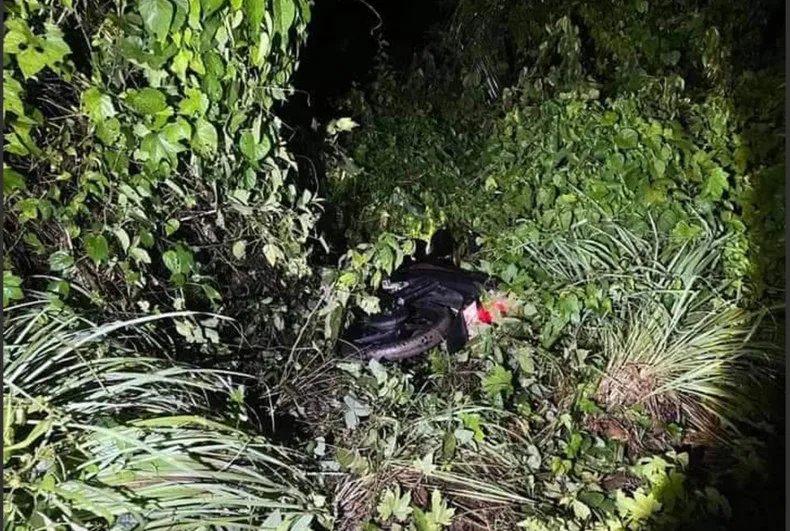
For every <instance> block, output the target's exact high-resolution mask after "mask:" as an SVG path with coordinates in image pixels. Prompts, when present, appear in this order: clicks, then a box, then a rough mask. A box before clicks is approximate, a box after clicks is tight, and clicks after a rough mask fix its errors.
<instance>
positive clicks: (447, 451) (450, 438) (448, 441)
mask: <svg viewBox="0 0 790 531" xmlns="http://www.w3.org/2000/svg"><path fill="white" fill-rule="evenodd" d="M455 446H456V440H455V434H454V433H453V432H452V431H450V430H447V431H446V432H444V437H443V438H442V457H444V460H445V461H447V462H449V461H452V459H453V457H454V456H455Z"/></svg>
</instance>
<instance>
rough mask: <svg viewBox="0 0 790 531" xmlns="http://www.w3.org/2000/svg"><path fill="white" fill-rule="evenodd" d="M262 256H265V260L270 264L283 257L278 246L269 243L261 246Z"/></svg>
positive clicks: (272, 264)
mask: <svg viewBox="0 0 790 531" xmlns="http://www.w3.org/2000/svg"><path fill="white" fill-rule="evenodd" d="M263 256H265V257H266V261H267V262H269V265H271V266H274V265H275V264H276V263H277V262H278V261H279V260H282V259H283V258H285V256H283V252H282V251H281V250H280V248H279V247H277V246H276V245H272V244H270V243H267V244H266V245H264V246H263Z"/></svg>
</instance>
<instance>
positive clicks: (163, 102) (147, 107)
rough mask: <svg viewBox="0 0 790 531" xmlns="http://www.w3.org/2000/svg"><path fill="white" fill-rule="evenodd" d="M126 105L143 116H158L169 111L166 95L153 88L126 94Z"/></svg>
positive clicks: (131, 91)
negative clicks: (166, 110) (159, 113)
mask: <svg viewBox="0 0 790 531" xmlns="http://www.w3.org/2000/svg"><path fill="white" fill-rule="evenodd" d="M126 103H127V105H129V106H130V107H131V108H132V109H134V110H135V111H136V112H138V113H140V114H143V115H151V114H156V113H158V112H162V111H164V110H165V109H167V99H166V98H165V94H164V93H163V92H162V91H160V90H157V89H155V88H151V87H146V88H144V89H142V90H130V91H129V92H127V93H126Z"/></svg>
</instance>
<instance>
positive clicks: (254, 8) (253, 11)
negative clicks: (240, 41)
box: [244, 0, 266, 35]
mask: <svg viewBox="0 0 790 531" xmlns="http://www.w3.org/2000/svg"><path fill="white" fill-rule="evenodd" d="M265 10H266V2H265V1H264V0H244V13H245V15H247V24H248V25H249V28H250V33H251V34H252V35H257V34H258V32H260V30H261V23H262V22H263V13H264V12H265Z"/></svg>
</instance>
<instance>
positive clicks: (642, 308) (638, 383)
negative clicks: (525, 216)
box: [524, 224, 781, 433]
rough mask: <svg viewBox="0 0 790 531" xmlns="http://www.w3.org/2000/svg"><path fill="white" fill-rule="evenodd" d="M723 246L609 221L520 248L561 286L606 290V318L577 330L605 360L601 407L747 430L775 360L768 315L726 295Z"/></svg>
mask: <svg viewBox="0 0 790 531" xmlns="http://www.w3.org/2000/svg"><path fill="white" fill-rule="evenodd" d="M725 244H726V239H725V238H716V237H714V236H713V235H712V234H710V233H708V234H705V235H703V236H701V237H700V238H697V239H694V240H687V241H683V242H680V241H676V240H675V241H673V240H672V239H669V238H663V237H661V236H660V235H659V234H658V233H657V232H654V233H653V236H652V238H650V239H645V238H642V237H639V236H637V235H635V234H634V233H632V232H630V231H628V230H626V229H624V228H622V227H620V226H618V225H615V224H612V225H607V226H604V227H589V226H579V227H576V228H575V229H574V230H572V231H571V233H570V235H568V236H565V237H561V238H555V239H553V240H552V241H550V242H541V243H540V244H538V243H529V244H526V245H525V247H524V248H525V250H526V251H527V252H528V253H529V254H530V255H531V257H532V258H533V259H534V261H535V264H537V267H540V268H541V269H543V271H544V272H546V273H547V274H548V275H549V276H550V277H552V278H554V279H555V280H556V281H557V282H559V283H564V284H572V285H584V284H586V283H590V282H598V283H602V282H603V283H605V284H606V285H608V286H609V292H610V294H611V295H612V298H613V300H614V304H613V308H612V313H611V314H610V315H607V316H604V317H595V316H593V315H590V316H588V318H587V319H586V320H585V322H584V323H583V325H582V328H581V330H580V333H581V337H583V338H585V339H586V340H587V341H590V342H591V343H593V344H594V345H596V346H597V347H598V348H599V349H600V350H601V351H602V352H603V354H604V358H605V359H606V360H607V361H606V363H607V365H606V368H605V374H604V376H603V378H602V380H601V383H600V386H599V389H598V394H597V397H598V399H599V400H601V401H602V402H604V403H605V404H606V405H607V406H610V407H614V408H617V407H621V406H625V407H628V406H633V405H635V404H642V405H645V406H647V408H648V410H649V411H650V412H651V413H653V414H654V415H655V416H660V417H664V418H667V417H673V416H675V417H677V416H678V415H680V414H682V415H684V416H685V418H686V419H687V420H688V421H689V423H690V424H691V425H693V426H694V427H696V428H699V429H703V430H705V431H708V432H711V430H712V429H713V426H715V425H719V426H727V427H729V428H732V427H735V426H736V425H737V424H740V423H743V422H747V423H748V422H749V421H750V420H751V418H752V417H751V414H752V413H753V412H754V411H755V409H756V406H757V405H758V402H757V400H756V399H757V394H756V393H755V389H757V388H759V385H760V384H761V383H764V382H766V381H767V380H768V379H770V378H772V377H774V376H775V375H776V373H777V369H778V368H779V367H780V363H781V359H780V358H779V356H777V349H776V347H775V346H774V345H773V344H772V343H771V342H770V341H765V340H764V336H763V335H762V334H763V333H764V331H765V327H764V326H763V325H764V324H765V320H764V318H765V316H766V315H767V314H768V313H769V312H768V309H765V308H761V309H756V310H755V309H751V308H745V307H741V306H740V305H739V302H740V301H739V300H738V298H737V296H736V297H733V296H731V295H729V296H728V295H724V293H725V288H726V287H727V285H726V282H725V281H724V279H723V277H722V274H721V272H720V267H719V260H720V257H721V256H722V252H723V248H724V245H725ZM672 410H674V412H673V411H672ZM711 433H712V432H711Z"/></svg>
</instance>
